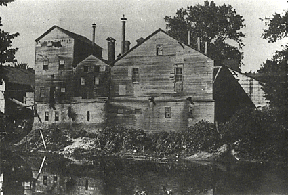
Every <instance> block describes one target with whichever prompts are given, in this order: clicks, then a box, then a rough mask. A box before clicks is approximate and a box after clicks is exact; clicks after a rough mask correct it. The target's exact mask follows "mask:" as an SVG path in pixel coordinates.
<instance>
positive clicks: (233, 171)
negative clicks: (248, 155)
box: [0, 151, 288, 195]
mask: <svg viewBox="0 0 288 195" xmlns="http://www.w3.org/2000/svg"><path fill="white" fill-rule="evenodd" d="M287 170H288V168H287V166H283V165H278V166H275V165H272V164H268V163H265V164H260V163H237V164H230V165H227V164H206V165H205V164H196V163H192V162H188V161H178V162H165V163H164V162H162V163H159V162H158V163H156V162H151V161H135V160H128V159H119V158H107V157H106V158H98V159H95V160H94V161H90V162H89V163H87V161H85V162H84V161H83V162H71V161H70V160H68V159H64V158H60V157H59V156H52V155H51V156H46V157H45V156H40V155H34V156H32V155H31V156H23V155H22V156H20V155H16V154H13V153H11V152H8V151H5V152H2V153H1V176H0V188H1V195H7V194H9V195H10V194H11V195H17V194H27V195H33V194H49V195H50V194H63V195H66V194H67V195H68V194H69V195H79V194H97V195H113V194H119V195H120V194H123V195H130V194H131V195H132V194H141V193H142V194H149V195H151V194H155V195H159V194H160V195H161V194H168V193H170V194H171V193H173V194H179V195H182V194H183V195H185V194H286V193H288V185H287V184H288V183H287V181H288V176H287V174H286V173H287ZM144 192H145V193H144Z"/></svg>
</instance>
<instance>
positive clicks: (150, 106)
mask: <svg viewBox="0 0 288 195" xmlns="http://www.w3.org/2000/svg"><path fill="white" fill-rule="evenodd" d="M200 120H206V121H210V122H213V121H214V100H213V60H211V59H209V58H208V57H206V56H205V55H203V54H202V53H200V52H198V51H196V50H194V49H192V48H191V47H189V46H187V45H185V44H183V43H180V42H179V41H177V40H175V39H174V38H172V37H171V36H169V35H168V34H166V32H164V31H163V30H161V29H159V30H157V31H155V32H154V33H152V34H151V35H150V36H148V37H147V38H146V39H145V40H144V41H142V42H141V43H140V44H138V45H136V46H135V47H133V48H131V49H130V50H129V51H128V52H126V53H125V54H124V55H122V56H121V57H120V58H118V59H117V60H116V62H115V63H114V66H113V67H112V68H111V91H110V101H109V108H108V121H109V123H113V124H115V125H124V126H126V127H134V128H139V129H143V130H146V131H161V130H166V131H175V130H176V131H177V130H184V129H187V127H188V126H191V125H193V124H195V123H196V122H198V121H200Z"/></svg>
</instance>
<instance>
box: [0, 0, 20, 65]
mask: <svg viewBox="0 0 288 195" xmlns="http://www.w3.org/2000/svg"><path fill="white" fill-rule="evenodd" d="M12 1H14V0H0V6H2V5H4V6H7V3H10V2H12ZM2 26H3V24H2V23H1V17H0V65H1V64H3V63H5V62H12V61H13V60H14V58H15V53H16V51H17V49H18V48H11V46H12V40H13V39H14V38H15V37H17V36H19V33H18V32H17V33H13V34H10V33H9V32H5V31H4V30H3V29H1V28H2Z"/></svg>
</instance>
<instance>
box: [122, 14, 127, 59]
mask: <svg viewBox="0 0 288 195" xmlns="http://www.w3.org/2000/svg"><path fill="white" fill-rule="evenodd" d="M126 20H127V18H125V15H124V14H123V17H122V18H121V21H122V42H121V54H122V55H123V54H124V53H125V22H126Z"/></svg>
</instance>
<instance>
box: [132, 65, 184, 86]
mask: <svg viewBox="0 0 288 195" xmlns="http://www.w3.org/2000/svg"><path fill="white" fill-rule="evenodd" d="M174 76H175V82H182V81H183V67H176V68H175V69H174ZM131 78H132V82H133V83H139V81H140V74H139V68H132V75H131Z"/></svg>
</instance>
